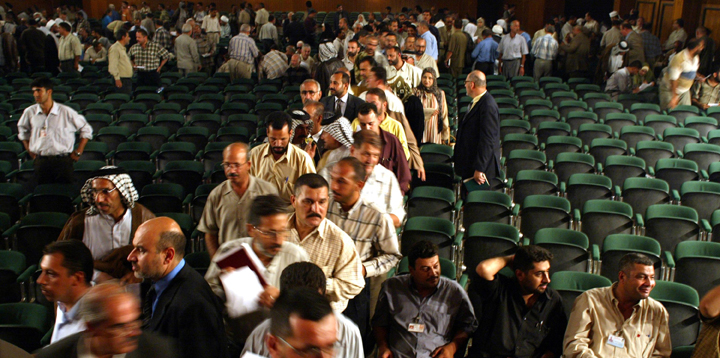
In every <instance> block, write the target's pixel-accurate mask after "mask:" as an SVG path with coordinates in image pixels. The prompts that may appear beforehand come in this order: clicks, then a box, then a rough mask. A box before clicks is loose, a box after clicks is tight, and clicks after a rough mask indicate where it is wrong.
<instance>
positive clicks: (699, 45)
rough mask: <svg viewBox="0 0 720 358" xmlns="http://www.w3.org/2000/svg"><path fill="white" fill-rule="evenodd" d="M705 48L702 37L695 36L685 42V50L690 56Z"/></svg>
mask: <svg viewBox="0 0 720 358" xmlns="http://www.w3.org/2000/svg"><path fill="white" fill-rule="evenodd" d="M703 49H705V40H704V39H703V38H695V39H692V40H690V41H688V43H687V50H688V52H689V53H690V55H692V56H697V55H699V54H700V52H702V50H703Z"/></svg>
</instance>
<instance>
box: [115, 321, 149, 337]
mask: <svg viewBox="0 0 720 358" xmlns="http://www.w3.org/2000/svg"><path fill="white" fill-rule="evenodd" d="M141 324H142V321H140V320H134V321H130V322H125V323H117V324H113V325H110V326H109V327H108V328H107V332H108V333H109V334H110V335H112V336H116V337H120V336H129V335H130V332H132V331H135V330H138V329H140V326H141Z"/></svg>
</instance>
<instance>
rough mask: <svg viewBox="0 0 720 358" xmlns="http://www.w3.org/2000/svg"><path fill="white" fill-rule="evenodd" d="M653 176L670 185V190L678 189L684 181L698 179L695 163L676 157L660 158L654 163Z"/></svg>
mask: <svg viewBox="0 0 720 358" xmlns="http://www.w3.org/2000/svg"><path fill="white" fill-rule="evenodd" d="M655 177H656V178H658V179H662V180H664V181H665V182H667V183H668V185H670V189H671V190H680V187H681V186H682V184H683V183H684V182H686V181H691V180H698V179H700V174H699V173H698V165H697V163H695V162H693V161H690V160H687V159H678V158H669V159H660V160H658V162H657V164H656V165H655Z"/></svg>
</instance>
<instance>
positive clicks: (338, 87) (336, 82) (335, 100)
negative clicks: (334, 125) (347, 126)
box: [320, 71, 365, 121]
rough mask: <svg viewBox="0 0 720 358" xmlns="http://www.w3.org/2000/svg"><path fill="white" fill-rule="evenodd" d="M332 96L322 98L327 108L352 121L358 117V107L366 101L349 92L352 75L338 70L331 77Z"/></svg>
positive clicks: (337, 115)
mask: <svg viewBox="0 0 720 358" xmlns="http://www.w3.org/2000/svg"><path fill="white" fill-rule="evenodd" d="M329 88H330V96H326V97H323V98H322V99H320V103H322V104H323V105H324V106H325V109H326V110H328V111H332V112H334V113H335V116H336V117H345V118H347V119H348V120H349V121H352V120H353V119H355V118H356V117H357V112H358V108H359V107H360V105H362V104H363V103H365V101H363V100H362V99H360V98H358V97H355V96H353V95H352V94H350V93H349V91H348V90H349V89H350V75H349V74H347V73H345V72H342V71H336V72H335V73H333V75H332V76H331V77H330V87H329Z"/></svg>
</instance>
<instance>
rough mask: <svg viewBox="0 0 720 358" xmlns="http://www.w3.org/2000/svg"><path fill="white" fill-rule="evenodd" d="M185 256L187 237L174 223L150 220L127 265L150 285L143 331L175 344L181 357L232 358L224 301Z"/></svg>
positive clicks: (139, 232) (138, 233)
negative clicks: (223, 306)
mask: <svg viewBox="0 0 720 358" xmlns="http://www.w3.org/2000/svg"><path fill="white" fill-rule="evenodd" d="M184 255H185V235H183V233H182V230H181V229H180V225H178V224H177V223H176V222H175V221H174V220H173V219H170V218H168V217H164V216H163V217H159V218H155V219H152V220H148V221H146V222H145V223H143V224H142V225H140V227H139V228H138V229H137V231H136V232H135V237H134V238H133V250H132V252H130V255H128V261H130V263H131V264H132V270H133V272H134V273H135V276H136V277H138V278H142V279H146V281H150V282H149V283H150V284H151V286H150V289H149V290H148V292H147V294H145V296H144V299H143V305H142V313H143V325H142V328H143V331H151V332H156V333H159V334H162V335H164V336H166V337H168V338H171V339H174V340H175V345H176V347H177V348H178V351H179V352H181V355H180V356H181V357H187V358H191V357H193V358H203V357H207V358H211V357H227V355H228V350H227V341H226V338H225V329H224V326H223V321H222V315H221V312H222V307H221V304H220V301H219V299H218V297H217V296H215V294H213V292H212V290H211V289H210V286H209V285H208V283H207V282H206V281H205V279H203V277H202V276H200V274H199V273H197V272H196V271H195V270H194V269H193V268H192V267H190V266H189V265H186V264H185V260H184V259H183V256H184Z"/></svg>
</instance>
